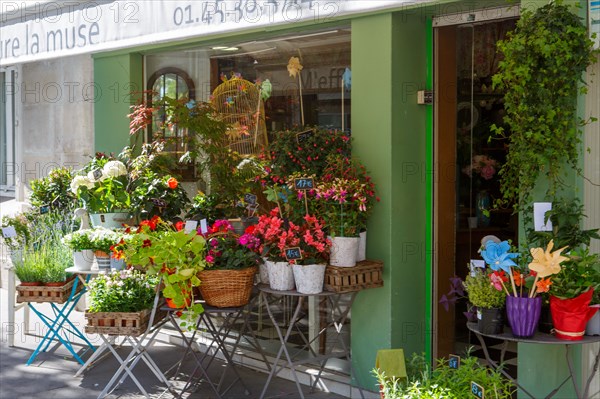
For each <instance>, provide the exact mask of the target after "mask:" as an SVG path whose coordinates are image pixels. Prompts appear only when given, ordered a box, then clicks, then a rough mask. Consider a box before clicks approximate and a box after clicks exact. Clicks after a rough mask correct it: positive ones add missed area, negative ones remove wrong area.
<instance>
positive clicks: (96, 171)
mask: <svg viewBox="0 0 600 399" xmlns="http://www.w3.org/2000/svg"><path fill="white" fill-rule="evenodd" d="M92 176H94V180H99V179H100V178H101V177H102V169H94V170H93V171H92Z"/></svg>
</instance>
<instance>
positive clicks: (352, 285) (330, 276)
mask: <svg viewBox="0 0 600 399" xmlns="http://www.w3.org/2000/svg"><path fill="white" fill-rule="evenodd" d="M382 273H383V262H382V261H377V260H363V261H361V262H358V263H357V264H356V266H354V267H337V266H327V269H326V271H325V289H326V290H327V291H333V292H339V293H342V292H354V291H360V290H364V289H367V288H377V287H383V275H382Z"/></svg>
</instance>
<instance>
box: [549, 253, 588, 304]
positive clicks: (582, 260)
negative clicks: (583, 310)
mask: <svg viewBox="0 0 600 399" xmlns="http://www.w3.org/2000/svg"><path fill="white" fill-rule="evenodd" d="M590 288H593V289H594V291H598V290H600V256H599V255H598V254H594V253H590V251H589V248H582V249H578V250H573V251H571V252H570V253H569V260H568V261H565V262H564V263H563V265H562V268H561V270H560V272H559V273H558V274H556V275H555V276H554V277H553V278H552V285H551V286H550V291H549V292H550V294H551V295H554V296H557V297H559V298H562V299H569V298H575V297H576V296H579V295H580V294H582V293H584V292H586V291H587V290H588V289H590Z"/></svg>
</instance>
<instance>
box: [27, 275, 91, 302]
mask: <svg viewBox="0 0 600 399" xmlns="http://www.w3.org/2000/svg"><path fill="white" fill-rule="evenodd" d="M74 283H75V279H72V280H69V281H68V282H66V283H65V285H62V286H60V287H47V286H44V285H39V286H22V285H18V286H17V287H16V289H17V303H22V302H38V303H40V302H53V303H65V302H66V301H67V299H69V296H70V295H71V290H72V289H73V284H74ZM82 289H83V284H82V283H81V282H79V283H78V284H77V292H79V291H81V290H82Z"/></svg>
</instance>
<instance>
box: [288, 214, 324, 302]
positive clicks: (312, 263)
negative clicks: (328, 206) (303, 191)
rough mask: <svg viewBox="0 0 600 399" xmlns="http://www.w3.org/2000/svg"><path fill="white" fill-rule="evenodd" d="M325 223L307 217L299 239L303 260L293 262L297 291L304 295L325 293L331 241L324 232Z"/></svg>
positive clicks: (309, 216) (301, 227)
mask: <svg viewBox="0 0 600 399" xmlns="http://www.w3.org/2000/svg"><path fill="white" fill-rule="evenodd" d="M323 225H324V222H323V221H322V220H319V219H317V218H316V217H315V216H311V215H306V216H305V217H304V223H303V224H302V225H301V226H300V231H299V232H298V237H299V239H300V242H299V244H298V247H299V248H300V255H301V256H302V258H301V259H295V260H291V261H290V263H291V264H292V270H293V272H294V281H295V284H296V290H297V291H298V292H300V293H302V294H318V293H320V292H322V291H323V281H324V279H325V268H326V267H327V261H328V259H329V251H330V247H331V240H329V239H328V238H327V237H326V236H325V233H324V232H323Z"/></svg>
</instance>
